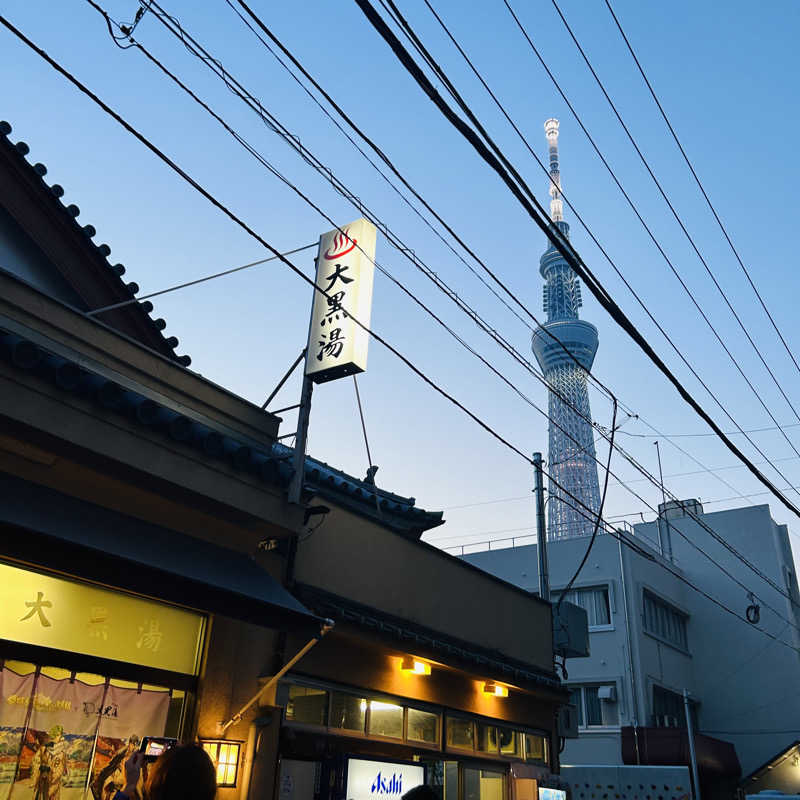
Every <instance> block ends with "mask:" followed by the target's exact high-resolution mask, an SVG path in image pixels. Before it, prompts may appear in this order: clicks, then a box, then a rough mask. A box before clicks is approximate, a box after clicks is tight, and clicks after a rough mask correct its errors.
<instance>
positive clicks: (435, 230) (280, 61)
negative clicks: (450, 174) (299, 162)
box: [225, 0, 534, 332]
mask: <svg viewBox="0 0 800 800" xmlns="http://www.w3.org/2000/svg"><path fill="white" fill-rule="evenodd" d="M225 2H226V3H227V5H228V6H229V7H230V8H231V10H232V11H233V13H234V14H236V16H237V17H238V18H239V19H240V20H241V21H242V23H243V24H244V25H245V26H246V27H247V28H248V29H249V30H250V31H251V32H252V34H253V35H254V36H255V37H256V38H257V39H258V40H259V42H261V44H262V45H263V46H264V48H265V49H266V50H267V51H268V52H269V53H270V55H272V57H273V58H274V59H275V60H276V61H277V62H278V64H280V66H281V67H282V68H283V69H284V70H285V71H286V73H287V74H288V75H289V76H290V77H291V78H292V80H294V81H295V83H297V85H298V86H299V87H300V88H301V89H302V90H303V91H304V92H305V93H306V94H307V95H308V97H309V98H311V100H312V101H313V102H314V104H315V105H316V106H317V107H318V108H319V109H320V111H322V113H323V114H324V115H325V116H326V117H327V118H328V119H329V120H330V121H331V123H332V124H333V125H334V126H335V127H336V129H337V130H338V131H339V132H340V133H341V134H342V136H344V137H345V138H346V139H347V141H348V142H350V144H351V145H353V147H354V148H355V149H356V150H357V151H358V152H359V153H360V154H361V156H362V157H363V158H364V159H365V160H366V161H367V162H368V163H369V164H370V165H371V166H372V168H373V169H374V170H375V171H376V172H377V173H378V174H379V175H380V176H381V177H382V178H383V179H384V181H385V182H386V183H387V184H388V185H389V186H390V187H391V188H392V189H393V190H394V192H395V193H396V194H397V195H398V196H399V197H400V198H401V200H402V201H403V202H404V203H405V204H406V205H407V206H408V207H409V208H410V209H411V210H412V211H413V212H414V213H415V214H416V216H417V217H419V219H420V220H422V222H423V223H424V224H425V225H426V226H427V227H428V228H429V229H430V230H431V231H432V232H433V234H434V235H435V236H436V237H437V238H438V239H439V240H440V241H441V242H442V243H443V244H444V245H445V247H447V248H448V249H449V250H450V252H452V253H453V255H455V256H456V258H458V260H459V261H461V263H462V264H464V266H465V267H466V268H467V269H468V270H469V271H470V272H471V273H472V274H473V275H474V276H475V277H476V278H477V279H478V280H479V281H480V282H481V283H482V284H483V285H484V286H485V287H486V288H487V289H488V290H489V291H490V292H491V293H492V294H493V295H494V296H495V297H496V298H497V299H498V300H499V301H500V302H501V303H502V304H503V305H504V306H505V307H506V308H507V309H508V311H510V312H511V313H512V314H513V315H514V316H515V317H516V318H517V319H518V320H519V321H520V322H521V323H522V324H523V325H525V326H526V327H527V328H528V330H530V331H531V332H533V330H534V329H533V326H532V325H531V324H530V322H528V320H526V319H525V318H524V317H523V316H521V315H520V313H519V311H517V310H516V309H515V308H514V307H513V306H511V305H510V304H509V302H508V301H507V300H506V299H505V298H504V297H503V296H502V295H501V294H499V293H498V291H497V289H495V288H494V286H492V285H491V283H489V282H488V281H487V280H486V278H484V277H483V275H481V274H480V272H478V271H477V270H476V269H475V267H473V266H472V264H470V263H469V262H468V261H467V260H466V259H465V258H464V257H463V256H462V255H461V253H459V252H458V251H457V250H456V249H455V248H454V247H453V245H452V244H450V242H449V241H448V240H447V239H446V238H445V237H444V236H443V235H442V234H441V232H440V231H439V229H438V228H436V227H435V226H434V225H433V224H431V222H430V220H429V219H428V217H427V216H425V215H424V214H423V213H422V212H421V211H420V210H419V209H418V208H417V207H416V206H415V205H414V203H412V202H411V201H410V200H409V199H408V197H407V196H406V195H405V194H403V192H402V191H401V190H400V189H399V188H398V186H397V184H395V183H394V182H393V181H392V179H391V178H390V177H389V176H388V175H387V174H386V173H385V172H384V171H383V170H382V169H381V168H380V167H379V166H378V165H377V164H376V163H375V162H374V161H373V160H372V159H371V158H370V157H369V155H368V154H367V153H366V152H365V151H364V150H363V148H362V147H361V146H360V145H359V144H358V142H356V141H355V139H353V137H352V136H351V135H350V134H349V133H348V132H347V131H346V130H345V129H344V127H343V126H342V124H341V123H340V122H339V120H338V119H337V118H336V116H334V115H333V114H331V113H330V111H328V109H327V108H325V106H324V105H323V104H322V103H321V102H320V101H319V100H318V99H317V98H316V97H315V96H314V93H313V92H311V91H310V90H309V89H308V87H307V86H306V85H305V84H304V83H303V82H302V81H301V80H300V79H299V78H298V77H297V75H296V74H295V73H294V72H293V71H292V69H291V67H289V65H288V64H287V63H286V62H285V61H284V60H283V59H282V58H281V57H280V56H279V55H278V53H276V52H275V50H274V49H273V47H272V46H271V45H270V43H269V42H268V41H267V40H266V39H265V38H264V37H263V36H262V35H261V34H260V33H259V32H258V31H257V30H256V29H255V28H254V27H253V25H252V23H251V22H250V21H249V20H248V19H247V18H246V17H245V16H244V15H243V14H242V12H241V11H239V9H238V8H237V7H236V6H235V5H234V4H233V2H232V0H225ZM267 30H268V29H267ZM270 36H272V34H271V33H270ZM273 38H274V37H273ZM275 41H276V42H277V39H275ZM280 47H281V49H282V50H283V52H284V53H285V54H286V55H287V57H289V58H291V59H292V62H293V63H294V64H295V65H296V67H297V69H299V70H301V71H302V74H303V75H304V76H306V78H307V80H309V81H310V82H311V83H312V85H313V86H314V87H315V88H316V89H317V91H319V92H320V93H321V94H322V95H323V97H325V98H326V99H327V100H328V102H330V103H331V104H332V106H333V107H335V109H336V111H337V113H338V114H339V115H340V116H342V118H343V119H345V120H346V121H347V124H349V125H350V126H351V127H353V128H354V129H355V126H354V123H352V121H351V120H350V118H349V117H348V116H347V115H346V114H345V113H344V112H343V111H342V110H341V108H339V107H338V105H336V103H335V102H334V101H333V99H332V98H331V97H330V95H328V94H327V92H325V91H324V90H323V89H322V88H321V87H320V85H319V84H318V83H317V82H316V80H314V78H312V77H311V76H310V75H309V73H308V72H307V71H306V70H305V68H304V67H303V66H302V65H301V64H300V62H299V61H297V59H296V58H295V57H294V56H293V55H292V54H291V53H290V52H289V50H288V49H286V48H285V47H284V46H283V45H282V44H280ZM367 141H368V142H370V144H371V146H373V148H374V149H375V150H376V152H380V153H381V157H382V160H383V161H384V163H386V164H391V162H390V161H389V159H388V158H387V157H386V156H385V155H384V154H383V153H382V151H380V150H379V149H378V148H377V145H374V144H373V143H372V142H371V141H370V140H367ZM392 170H393V171H394V172H395V174H397V175H398V176H400V173H399V172H397V170H396V169H394V167H392ZM400 177H401V179H402V176H400ZM403 183H404V184H405V185H406V186H407V187H408V188H409V190H410V191H412V192H413V193H414V195H415V197H417V198H418V199H419V200H420V201H421V202H423V203H424V204H425V208H426V210H427V211H429V212H430V213H431V214H433V215H434V216H435V217H436V219H437V220H438V219H439V216H438V214H436V212H435V211H433V209H432V208H431V207H430V206H428V204H427V203H425V201H424V200H422V198H421V196H420V195H418V194H417V193H416V191H415V190H414V189H413V188H411V186H410V184H408V183H406V181H405V180H404V179H403ZM440 221H441V220H440ZM442 224H443V223H442ZM467 252H470V253H471V251H469V249H467ZM472 255H473V258H475V259H476V260H478V257H477V256H475V255H474V254H472ZM518 305H519V303H518Z"/></svg>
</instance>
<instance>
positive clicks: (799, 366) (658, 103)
mask: <svg viewBox="0 0 800 800" xmlns="http://www.w3.org/2000/svg"><path fill="white" fill-rule="evenodd" d="M605 4H606V8H608V10H609V11H610V12H611V16H612V17H613V19H614V23H615V24H616V26H617V30H618V31H619V32H620V35H621V36H622V39H623V40H624V42H625V45H626V46H627V48H628V52H629V53H630V54H631V56H632V58H633V60H634V62H635V63H636V67H637V69H638V70H639V74H640V75H641V76H642V78H643V79H644V82H645V84H646V85H647V88H648V90H649V91H650V95H651V96H652V98H653V100H654V101H655V104H656V106H657V107H658V110H659V112H660V113H661V116H662V117H663V119H664V122H665V123H666V125H667V128H669V132H670V133H671V134H672V138H673V139H674V140H675V144H676V145H678V149H679V150H680V152H681V155H682V156H683V160H684V161H685V162H686V166H688V167H689V171H690V172H691V173H692V177H693V178H694V180H695V182H696V183H697V187H698V188H699V189H700V192H701V194H702V195H703V198H704V199H705V201H706V203H707V204H708V207H709V208H710V209H711V213H712V214H713V215H714V219H715V220H716V221H717V225H719V228H720V230H721V231H722V233H723V235H724V236H725V240H726V241H727V242H728V245H729V246H730V248H731V251H732V252H733V254H734V256H736V260H737V261H738V262H739V266H740V267H741V268H742V272H744V274H745V276H746V277H747V282H748V283H749V284H750V286H751V288H752V289H753V292H755V295H756V297H757V298H758V301H759V303H761V308H763V309H764V313H765V314H766V315H767V318H768V319H769V321H770V323H771V324H772V327H773V328H774V329H775V333H777V334H778V338H779V339H780V340H781V344H782V345H783V347H784V349H785V350H786V352H787V354H788V355H789V358H791V360H792V363H793V364H794V366H795V369H797V371H798V372H800V364H798V363H797V359H796V358H795V357H794V353H792V350H791V348H790V347H789V345H788V344H787V343H786V339H784V337H783V334H782V333H781V331H780V329H779V328H778V325H777V323H776V322H775V320H774V319H773V317H772V314H771V313H770V312H769V309H768V308H767V305H766V303H765V302H764V299H763V298H762V297H761V294H760V293H759V291H758V288H757V287H756V285H755V283H753V280H752V278H751V277H750V273H749V272H748V270H747V267H746V266H745V265H744V262H743V261H742V258H741V256H740V255H739V252H738V251H737V249H736V247H734V244H733V241H732V240H731V237H730V236H729V235H728V231H727V230H726V229H725V226H724V225H723V224H722V220H721V219H720V217H719V214H718V213H717V210H716V208H714V205H713V204H712V202H711V199H710V198H709V196H708V194H707V192H706V190H705V187H704V186H703V184H702V182H701V180H700V178H699V177H698V175H697V172H696V171H695V168H694V166H693V165H692V162H691V161H690V160H689V156H687V155H686V151H685V150H684V149H683V145H682V144H681V141H680V139H678V134H677V133H675V129H674V128H673V126H672V123H671V122H670V121H669V117H667V114H666V112H665V111H664V108H663V106H662V105H661V101H660V100H659V99H658V97H657V95H656V93H655V91H654V89H653V86H652V84H651V83H650V81H649V80H648V78H647V75H646V74H645V72H644V69H643V68H642V65H641V62H640V61H639V59H638V57H637V55H636V53H635V52H634V50H633V47H632V45H631V43H630V40H629V39H628V37H627V36H626V34H625V31H624V30H623V29H622V25H621V24H620V21H619V19H618V17H617V15H616V14H615V13H614V9H613V8H612V7H611V4H610V3H609V2H608V0H605Z"/></svg>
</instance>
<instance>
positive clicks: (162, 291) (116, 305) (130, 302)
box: [86, 45, 318, 317]
mask: <svg viewBox="0 0 800 800" xmlns="http://www.w3.org/2000/svg"><path fill="white" fill-rule="evenodd" d="M132 46H133V45H131V47H132ZM123 49H125V50H127V49H128V48H127V47H126V48H123ZM317 244H318V242H314V243H313V244H307V245H304V246H303V247H297V248H295V249H294V250H287V251H286V252H285V253H281V255H284V256H292V255H294V254H295V253H301V252H302V251H303V250H310V249H311V248H312V247H316V246H317ZM276 258H277V256H269V258H261V259H259V260H258V261H251V262H250V263H249V264H242V266H240V267H233V268H232V269H226V270H224V271H223V272H215V273H214V274H213V275H206V276H205V277H204V278H197V279H195V280H193V281H189V282H188V283H179V284H177V286H170V287H169V288H168V289H160V290H159V291H157V292H150V294H144V295H140V296H139V297H134V298H133V299H132V300H125V301H124V302H122V303H114V304H113V305H110V306H103V307H102V308H95V309H93V310H91V311H87V312H86V313H87V314H88V315H89V316H90V317H93V316H94V315H95V314H103V313H104V312H106V311H113V310H114V309H115V308H123V307H124V306H129V305H133V303H141V302H142V300H149V299H150V298H151V297H159V296H160V295H162V294H167V293H169V292H177V291H178V289H186V288H187V287H188V286H196V285H197V284H198V283H205V282H206V281H212V280H214V279H215V278H222V277H224V276H225V275H232V274H233V273H234V272H240V271H241V270H243V269H250V267H257V266H259V265H260V264H266V263H267V262H268V261H274V260H275V259H276Z"/></svg>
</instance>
